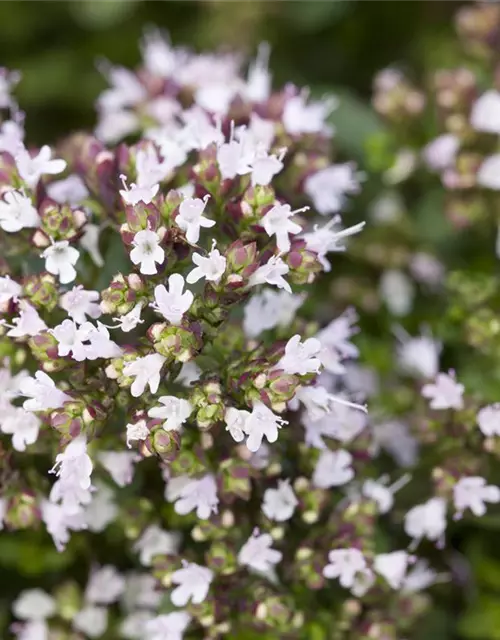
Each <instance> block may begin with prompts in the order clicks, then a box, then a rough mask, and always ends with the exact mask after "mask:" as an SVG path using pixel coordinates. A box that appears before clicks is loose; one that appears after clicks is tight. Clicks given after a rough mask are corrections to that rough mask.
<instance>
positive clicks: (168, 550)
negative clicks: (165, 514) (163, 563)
mask: <svg viewBox="0 0 500 640" xmlns="http://www.w3.org/2000/svg"><path fill="white" fill-rule="evenodd" d="M179 543H180V537H179V534H178V533H172V532H170V531H164V530H163V529H160V527H158V526H157V525H154V524H152V525H150V526H149V527H148V528H147V529H145V531H144V532H143V533H142V535H141V537H140V538H139V540H137V542H136V543H135V545H134V551H136V552H138V553H139V559H140V561H141V564H142V565H144V566H145V567H149V566H151V564H152V561H153V558H154V557H155V556H159V555H164V554H168V555H169V554H172V555H177V552H178V550H179Z"/></svg>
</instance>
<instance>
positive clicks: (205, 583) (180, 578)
mask: <svg viewBox="0 0 500 640" xmlns="http://www.w3.org/2000/svg"><path fill="white" fill-rule="evenodd" d="M213 578H214V573H213V571H211V570H210V569H207V568H206V567H202V566H200V565H199V564H196V563H195V562H186V563H184V564H183V567H182V569H178V570H177V571H174V573H173V574H172V582H173V584H176V585H178V586H177V587H176V588H175V589H174V590H173V591H172V593H171V594H170V599H171V600H172V602H173V604H175V606H176V607H184V606H185V605H187V603H188V602H189V601H190V600H191V602H192V603H193V604H201V603H202V602H203V601H204V600H205V598H206V597H207V595H208V590H209V589H210V583H211V582H212V580H213Z"/></svg>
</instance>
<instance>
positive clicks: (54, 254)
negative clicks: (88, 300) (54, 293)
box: [42, 240, 80, 284]
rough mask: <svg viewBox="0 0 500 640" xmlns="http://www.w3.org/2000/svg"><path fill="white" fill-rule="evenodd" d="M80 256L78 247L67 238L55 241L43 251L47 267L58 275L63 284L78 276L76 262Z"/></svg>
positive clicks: (50, 271)
mask: <svg viewBox="0 0 500 640" xmlns="http://www.w3.org/2000/svg"><path fill="white" fill-rule="evenodd" d="M79 257H80V253H79V252H78V249H75V247H71V246H70V244H69V242H68V241H67V240H60V241H59V242H54V243H53V244H51V245H50V247H47V248H46V249H45V251H44V252H43V253H42V258H45V268H46V269H47V271H48V272H49V273H52V274H53V275H55V276H58V278H59V281H60V282H61V284H68V282H72V281H73V280H74V279H75V278H76V269H75V264H76V263H77V261H78V258H79Z"/></svg>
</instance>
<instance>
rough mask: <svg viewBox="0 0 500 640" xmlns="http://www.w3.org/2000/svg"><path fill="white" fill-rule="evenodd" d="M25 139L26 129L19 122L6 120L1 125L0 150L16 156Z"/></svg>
mask: <svg viewBox="0 0 500 640" xmlns="http://www.w3.org/2000/svg"><path fill="white" fill-rule="evenodd" d="M0 83H1V80H0ZM23 139H24V129H23V127H22V126H21V125H20V124H19V123H18V122H14V121H13V120H6V121H5V122H3V123H2V124H1V125H0V151H7V152H8V153H10V155H11V156H12V157H14V156H15V155H16V151H17V150H18V148H19V147H20V146H22V144H23Z"/></svg>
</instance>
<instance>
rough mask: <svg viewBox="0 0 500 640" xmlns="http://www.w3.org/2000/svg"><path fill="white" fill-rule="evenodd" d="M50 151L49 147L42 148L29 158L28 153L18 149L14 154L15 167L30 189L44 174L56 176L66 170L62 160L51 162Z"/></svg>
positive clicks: (21, 148)
mask: <svg viewBox="0 0 500 640" xmlns="http://www.w3.org/2000/svg"><path fill="white" fill-rule="evenodd" d="M51 158H52V151H51V149H50V147H49V146H47V145H45V146H43V147H42V148H41V149H40V151H39V152H38V155H36V156H34V157H31V155H30V153H29V152H28V151H27V150H26V149H25V148H24V147H20V148H19V149H18V151H17V153H16V157H15V160H16V165H17V170H18V172H19V175H20V176H21V178H22V179H23V180H24V182H25V183H26V184H27V185H28V187H30V188H31V189H32V188H34V187H36V185H37V183H38V181H39V180H40V178H41V177H42V175H44V174H51V175H56V174H58V173H61V172H63V171H64V169H65V168H66V162H65V161H64V160H52V159H51Z"/></svg>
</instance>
